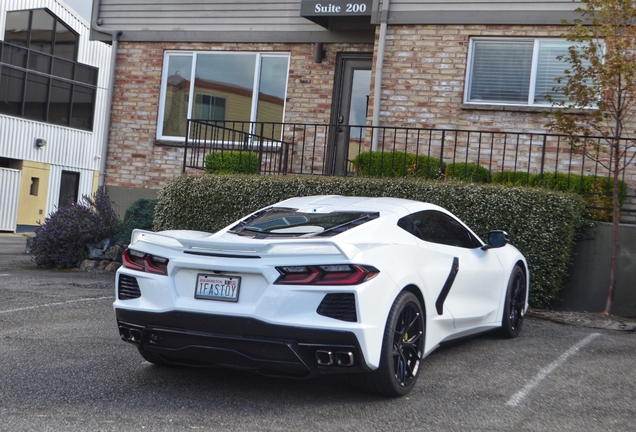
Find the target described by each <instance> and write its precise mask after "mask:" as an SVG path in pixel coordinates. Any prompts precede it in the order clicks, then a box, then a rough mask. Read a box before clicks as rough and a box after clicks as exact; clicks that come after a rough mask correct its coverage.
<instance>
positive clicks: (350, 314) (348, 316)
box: [316, 293, 358, 322]
mask: <svg viewBox="0 0 636 432" xmlns="http://www.w3.org/2000/svg"><path fill="white" fill-rule="evenodd" d="M316 312H317V313H318V315H322V316H326V317H329V318H333V319H337V320H340V321H349V322H356V321H358V315H357V314H356V298H355V295H353V294H352V293H348V294H327V295H326V296H325V298H324V299H322V302H320V305H319V306H318V309H316Z"/></svg>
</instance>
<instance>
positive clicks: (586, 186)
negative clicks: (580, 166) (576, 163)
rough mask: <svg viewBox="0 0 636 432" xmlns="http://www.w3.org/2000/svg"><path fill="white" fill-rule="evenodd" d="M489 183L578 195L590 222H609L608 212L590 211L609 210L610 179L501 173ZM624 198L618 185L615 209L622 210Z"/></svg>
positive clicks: (622, 187)
mask: <svg viewBox="0 0 636 432" xmlns="http://www.w3.org/2000/svg"><path fill="white" fill-rule="evenodd" d="M492 183H496V184H503V185H508V186H531V187H542V188H548V189H553V190H559V191H570V192H575V193H579V192H582V193H581V196H582V197H583V199H584V200H585V204H586V205H587V206H588V207H591V209H590V214H591V217H592V219H594V220H596V221H602V222H611V221H612V211H611V210H599V209H594V208H593V207H601V208H608V209H611V208H612V184H611V179H609V178H607V177H600V176H595V175H586V176H581V175H578V174H563V173H556V174H555V173H544V174H543V175H541V174H529V173H528V172H524V171H517V172H512V171H503V172H497V173H495V174H493V176H492ZM626 194H627V183H625V182H624V181H620V182H619V206H621V207H622V206H623V201H624V200H625V195H626Z"/></svg>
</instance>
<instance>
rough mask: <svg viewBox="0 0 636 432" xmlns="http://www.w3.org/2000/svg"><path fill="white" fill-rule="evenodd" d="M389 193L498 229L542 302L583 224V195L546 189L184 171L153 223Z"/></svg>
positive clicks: (199, 223)
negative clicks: (297, 200) (300, 199)
mask: <svg viewBox="0 0 636 432" xmlns="http://www.w3.org/2000/svg"><path fill="white" fill-rule="evenodd" d="M329 194H336V195H350V196H390V197H397V198H409V199H414V200H418V201H426V202H431V203H434V204H438V205H441V206H442V207H445V208H447V209H448V210H450V211H452V212H453V213H454V214H456V215H457V216H458V217H460V218H461V219H462V220H463V221H464V222H466V223H467V224H468V225H469V226H470V227H471V228H472V229H473V230H475V232H476V233H477V234H478V235H479V236H480V237H481V238H482V239H485V238H486V237H487V233H488V231H490V230H492V229H503V230H506V231H507V232H508V233H509V234H510V238H511V241H512V243H513V244H514V245H515V246H516V247H517V248H519V250H521V252H523V254H524V255H525V256H526V258H527V259H528V263H529V266H530V283H531V289H530V301H531V304H532V305H533V307H547V306H548V305H550V303H551V302H552V300H554V298H555V297H556V295H557V293H558V291H559V290H560V288H561V286H562V283H563V281H564V280H565V278H566V277H567V270H568V265H569V264H570V261H571V257H572V251H573V248H574V245H575V242H576V240H577V236H578V235H579V234H580V233H581V232H582V231H583V229H584V228H585V227H586V226H587V225H588V223H587V220H586V216H587V215H588V212H587V211H586V209H585V205H584V203H583V200H582V199H581V197H579V196H578V195H575V194H566V193H562V192H558V191H552V190H549V189H543V188H521V187H505V186H498V185H489V184H467V183H460V182H434V181H423V180H418V179H392V178H381V179H380V178H360V177H353V178H351V177H317V176H292V175H288V176H236V175H227V176H218V175H214V176H212V175H200V176H191V175H184V176H180V177H176V178H174V179H172V180H170V181H169V182H168V184H167V185H166V187H165V188H164V189H163V190H162V191H160V193H159V201H158V202H157V207H156V213H155V221H154V228H155V230H165V229H193V230H202V231H209V232H215V231H218V230H219V229H221V228H223V227H225V226H227V225H229V224H231V223H232V222H234V221H236V220H237V219H239V218H241V217H243V216H245V215H247V214H249V213H251V212H253V211H255V210H257V209H259V208H262V207H266V206H267V205H270V204H273V203H276V202H278V201H281V200H283V199H286V198H291V197H294V196H308V195H329Z"/></svg>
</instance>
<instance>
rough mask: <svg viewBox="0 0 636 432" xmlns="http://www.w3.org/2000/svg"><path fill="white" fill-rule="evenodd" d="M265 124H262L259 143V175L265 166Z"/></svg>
mask: <svg viewBox="0 0 636 432" xmlns="http://www.w3.org/2000/svg"><path fill="white" fill-rule="evenodd" d="M264 135H265V123H261V134H260V139H259V143H258V173H259V174H261V167H262V165H263V146H264V145H265V137H264Z"/></svg>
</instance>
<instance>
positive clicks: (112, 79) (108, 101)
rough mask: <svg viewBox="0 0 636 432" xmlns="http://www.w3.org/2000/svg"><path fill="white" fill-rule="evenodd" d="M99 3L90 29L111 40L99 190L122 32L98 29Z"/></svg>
mask: <svg viewBox="0 0 636 432" xmlns="http://www.w3.org/2000/svg"><path fill="white" fill-rule="evenodd" d="M99 3H100V0H93V11H92V15H93V17H95V19H92V20H91V27H92V28H93V30H95V31H96V32H99V33H104V34H107V35H110V37H111V38H112V46H111V52H110V84H109V88H108V97H107V98H106V109H105V116H106V121H105V122H104V137H103V140H104V141H103V143H102V154H101V156H100V157H101V159H100V166H99V180H98V182H97V186H98V187H100V188H101V187H103V186H104V183H105V177H106V158H107V157H108V140H109V138H110V110H111V107H112V105H113V90H114V89H115V68H116V64H117V47H118V46H119V37H120V36H121V34H122V31H121V30H113V29H109V28H105V27H100V24H101V22H102V20H101V19H99V18H98V15H99Z"/></svg>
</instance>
